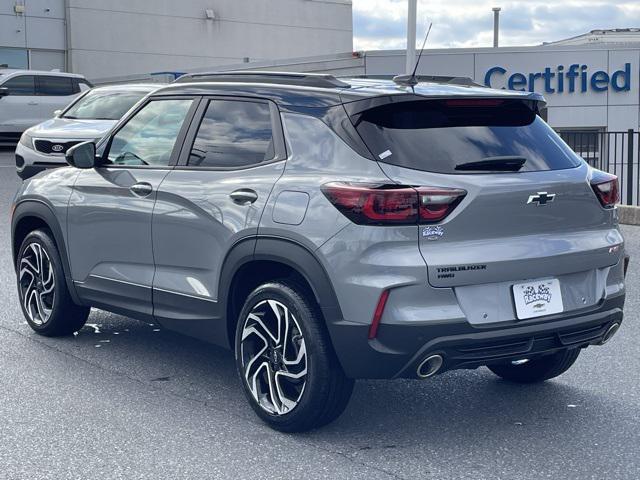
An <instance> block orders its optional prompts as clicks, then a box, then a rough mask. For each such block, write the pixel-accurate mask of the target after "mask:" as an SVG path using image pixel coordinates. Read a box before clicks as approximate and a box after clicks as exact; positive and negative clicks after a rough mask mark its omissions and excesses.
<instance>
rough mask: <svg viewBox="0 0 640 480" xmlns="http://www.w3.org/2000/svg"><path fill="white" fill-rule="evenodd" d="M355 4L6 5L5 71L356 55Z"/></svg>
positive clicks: (158, 0) (92, 74)
mask: <svg viewBox="0 0 640 480" xmlns="http://www.w3.org/2000/svg"><path fill="white" fill-rule="evenodd" d="M352 38H353V34H352V13H351V0H0V66H1V65H6V66H9V67H14V68H32V69H41V70H49V69H54V68H56V69H60V70H67V71H71V72H76V73H82V74H84V75H85V76H86V77H87V78H89V79H94V78H100V77H108V76H117V75H127V74H132V73H140V72H157V71H165V70H171V71H176V70H177V71H180V70H184V69H193V68H198V67H208V68H211V67H212V66H216V65H222V64H230V63H236V62H243V61H254V60H262V59H269V60H273V59H279V58H290V57H294V56H310V55H324V54H337V53H340V52H350V51H351V49H352V45H353V40H352Z"/></svg>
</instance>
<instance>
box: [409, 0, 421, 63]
mask: <svg viewBox="0 0 640 480" xmlns="http://www.w3.org/2000/svg"><path fill="white" fill-rule="evenodd" d="M417 11H418V0H409V5H408V12H407V66H406V74H407V75H411V73H412V72H413V67H414V66H415V64H416V22H417Z"/></svg>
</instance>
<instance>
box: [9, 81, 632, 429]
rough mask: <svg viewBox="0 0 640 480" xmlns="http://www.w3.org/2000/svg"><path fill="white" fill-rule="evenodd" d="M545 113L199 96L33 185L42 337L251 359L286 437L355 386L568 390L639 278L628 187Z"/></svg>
mask: <svg viewBox="0 0 640 480" xmlns="http://www.w3.org/2000/svg"><path fill="white" fill-rule="evenodd" d="M543 105H544V99H543V98H542V97H541V96H540V95H538V94H536V93H529V92H514V91H506V90H491V89H488V88H483V87H478V86H475V85H472V84H470V83H469V82H465V81H461V80H460V79H456V78H433V79H431V81H430V82H425V83H419V84H417V85H407V84H406V83H404V82H403V81H400V80H398V81H397V83H394V82H392V81H383V80H370V79H353V80H338V79H336V78H334V77H332V76H329V75H308V74H284V73H273V72H252V73H241V72H234V73H224V74H201V75H190V76H188V77H185V78H182V79H180V80H179V81H178V82H177V83H175V84H172V85H169V86H167V87H165V88H162V89H160V90H157V91H155V92H153V93H151V94H150V95H148V96H147V97H146V98H145V99H144V100H143V101H142V102H140V103H139V104H138V105H137V106H136V108H134V109H133V110H132V111H130V112H129V113H128V114H127V115H126V116H125V118H123V119H122V120H121V121H120V122H119V123H118V124H117V125H116V126H115V127H114V128H113V129H112V131H111V132H110V133H109V134H107V136H106V137H105V138H103V139H102V140H101V141H100V142H99V143H98V144H97V145H95V144H94V143H89V142H86V143H82V144H79V145H77V146H75V147H73V148H72V149H70V150H69V152H68V153H67V161H68V162H69V163H70V164H71V165H72V166H73V167H75V168H71V167H67V168H61V169H57V170H52V171H49V172H45V173H41V174H39V175H37V176H35V177H34V178H31V179H29V180H27V181H25V182H24V183H23V184H22V187H21V188H20V190H19V192H18V194H17V196H16V199H15V204H14V206H13V216H12V233H13V255H14V259H15V266H16V271H17V283H18V291H19V298H20V304H21V306H22V309H23V311H24V315H25V317H26V319H27V321H28V323H29V325H30V326H31V328H33V329H34V330H35V331H36V332H37V333H39V334H42V335H47V336H55V335H67V334H70V333H72V332H75V331H77V330H79V329H80V328H82V326H83V325H84V323H85V321H86V319H87V315H88V314H89V309H90V307H96V308H100V309H104V310H108V311H111V312H116V313H120V314H124V315H128V316H131V317H134V318H137V319H140V320H143V321H148V322H157V323H160V324H161V325H163V326H164V327H165V328H167V329H172V330H176V331H179V332H182V333H185V334H188V335H192V336H196V337H198V338H200V339H204V340H207V341H210V342H213V343H216V344H219V345H222V346H225V347H230V348H233V349H234V350H235V357H236V363H237V369H238V373H239V376H240V379H241V383H242V386H243V389H244V391H245V394H246V397H247V399H248V401H249V403H250V404H251V406H252V407H253V409H254V410H255V411H256V413H257V414H258V415H259V416H260V418H262V419H263V420H264V421H265V422H267V423H268V424H269V425H271V426H272V427H273V428H276V429H278V430H282V431H288V432H293V431H304V430H308V429H311V428H315V427H319V426H321V425H324V424H326V423H328V422H330V421H331V420H333V419H335V418H336V417H337V416H339V415H340V413H341V412H342V411H343V410H344V408H345V406H346V405H347V402H348V400H349V397H350V395H351V391H352V388H353V382H354V379H356V378H428V377H431V376H433V375H435V374H439V373H442V372H445V371H448V370H453V369H469V368H477V367H481V366H487V367H488V368H489V369H490V370H491V371H492V372H494V373H495V374H497V375H499V376H500V377H503V378H505V379H507V380H510V381H515V382H523V383H529V382H538V381H543V380H547V379H550V378H553V377H556V376H558V375H560V374H561V373H563V372H565V371H566V370H567V369H568V368H569V367H571V365H572V364H573V363H574V362H575V361H576V359H577V357H578V354H579V353H580V351H581V350H582V349H583V348H585V347H587V346H589V345H599V344H603V343H605V342H606V341H607V340H609V338H611V336H612V335H613V334H614V333H615V332H616V330H617V329H618V328H619V326H620V323H621V321H622V310H623V304H624V296H625V287H624V273H625V266H626V260H625V254H624V240H623V238H622V235H621V233H620V230H619V228H618V218H617V211H616V207H615V204H616V202H617V201H618V181H617V178H616V177H615V176H613V175H610V174H608V173H605V172H602V171H599V170H595V169H593V168H591V167H590V166H589V165H587V164H586V163H585V162H584V161H583V160H582V159H581V158H579V157H578V156H577V155H576V154H575V153H574V152H573V151H571V149H570V148H569V147H567V145H566V144H565V143H564V142H563V141H562V140H561V139H560V138H559V137H558V135H556V133H554V131H553V130H552V129H551V128H550V127H549V126H548V125H547V124H546V123H545V122H544V121H543V120H542V119H541V118H540V116H538V113H539V111H540V109H541V107H542V106H543Z"/></svg>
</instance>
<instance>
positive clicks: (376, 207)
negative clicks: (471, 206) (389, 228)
mask: <svg viewBox="0 0 640 480" xmlns="http://www.w3.org/2000/svg"><path fill="white" fill-rule="evenodd" d="M322 192H323V193H324V195H325V196H326V197H327V199H328V200H329V201H330V202H331V203H332V204H333V205H334V206H335V207H336V208H337V209H338V210H339V211H340V212H341V213H342V214H343V215H344V216H345V217H347V218H348V219H349V220H351V221H352V222H354V223H357V224H359V225H412V224H418V223H437V222H440V221H442V220H443V219H444V218H446V217H447V215H449V214H450V213H451V212H452V211H453V209H454V208H455V207H456V206H457V205H458V204H459V203H460V201H461V200H462V199H463V198H464V196H465V195H466V194H467V192H466V191H464V190H461V189H457V188H440V187H415V188H414V187H408V186H402V185H376V184H362V183H340V182H333V183H328V184H326V185H323V186H322Z"/></svg>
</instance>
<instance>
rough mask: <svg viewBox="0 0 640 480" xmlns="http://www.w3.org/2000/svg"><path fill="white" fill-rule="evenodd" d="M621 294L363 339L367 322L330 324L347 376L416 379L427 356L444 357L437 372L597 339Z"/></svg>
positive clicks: (617, 314) (614, 318) (617, 315)
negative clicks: (557, 310)
mask: <svg viewBox="0 0 640 480" xmlns="http://www.w3.org/2000/svg"><path fill="white" fill-rule="evenodd" d="M623 306H624V294H622V295H618V296H615V297H612V298H609V299H607V300H605V301H603V302H601V303H600V304H599V305H597V306H595V307H591V308H589V309H584V310H581V311H575V312H571V313H570V314H566V313H564V314H561V315H554V316H550V317H546V318H544V320H542V321H541V320H540V319H534V320H525V321H514V322H504V323H501V324H500V325H499V326H497V325H496V324H494V325H486V326H482V327H479V326H473V325H471V324H470V323H468V322H466V321H455V322H439V323H429V324H422V325H415V326H403V325H398V324H395V325H387V324H383V325H381V326H380V329H379V332H378V336H377V338H376V339H374V340H368V338H367V334H368V325H362V324H350V323H347V322H337V323H334V324H333V325H331V326H330V329H331V334H332V335H331V336H332V339H333V343H334V347H335V349H336V352H337V354H338V358H339V359H340V362H341V364H342V367H343V368H344V370H345V372H346V374H347V375H348V376H349V377H352V378H398V377H403V378H416V377H417V375H416V369H417V366H418V364H419V363H420V362H421V361H422V360H424V359H425V358H427V357H428V356H431V355H435V354H438V355H441V356H442V357H443V358H444V363H443V366H442V368H441V370H440V372H444V371H446V370H454V369H461V368H477V367H479V366H482V365H488V364H491V363H498V362H504V361H509V360H517V359H522V358H531V357H534V356H537V355H544V354H547V353H552V352H554V351H557V350H560V349H564V348H583V347H586V346H588V345H594V344H598V343H600V342H601V341H602V339H603V337H604V335H605V333H606V331H607V330H608V329H609V327H610V326H611V325H613V324H614V323H616V322H617V323H620V322H622V317H623V313H622V308H623Z"/></svg>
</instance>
